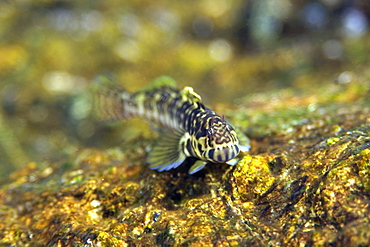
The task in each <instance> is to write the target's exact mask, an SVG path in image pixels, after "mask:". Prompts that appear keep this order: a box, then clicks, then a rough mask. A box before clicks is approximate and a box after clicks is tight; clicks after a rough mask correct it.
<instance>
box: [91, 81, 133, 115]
mask: <svg viewBox="0 0 370 247" xmlns="http://www.w3.org/2000/svg"><path fill="white" fill-rule="evenodd" d="M91 91H92V94H93V105H94V115H95V117H96V118H97V119H98V120H102V121H117V120H121V119H124V118H126V114H125V105H126V104H125V101H127V99H128V98H129V97H130V94H129V93H127V92H125V91H123V90H122V89H119V88H117V86H116V84H115V82H114V80H113V79H111V78H109V77H108V76H105V75H99V76H97V77H96V78H95V79H94V82H93V84H92V90H91Z"/></svg>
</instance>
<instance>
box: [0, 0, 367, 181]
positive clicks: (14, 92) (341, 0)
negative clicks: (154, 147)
mask: <svg viewBox="0 0 370 247" xmlns="http://www.w3.org/2000/svg"><path fill="white" fill-rule="evenodd" d="M369 22H370V1H368V0H362V1H361V0H316V1H310V0H301V1H292V0H274V1H268V0H249V1H248V0H244V1H242V0H199V1H145V0H144V1H130V0H126V1H114V0H104V1H91V0H84V1H68V0H63V1H53V0H2V1H0V100H1V101H0V102H1V107H0V178H5V177H6V176H7V175H8V174H9V173H10V172H11V171H14V170H15V169H18V168H20V167H22V166H25V165H27V164H28V163H29V162H30V161H37V162H40V161H43V160H55V159H60V158H62V159H63V158H65V157H68V156H69V155H70V154H72V153H75V152H77V151H78V150H81V149H83V148H85V147H98V148H107V147H111V146H115V145H119V144H120V142H122V140H125V139H127V138H133V136H135V135H137V133H140V134H141V135H144V136H145V135H146V134H148V135H149V133H150V130H148V128H145V126H146V125H145V124H141V123H139V124H138V125H136V124H135V129H134V127H133V125H132V124H130V125H127V124H121V125H119V126H114V127H111V126H110V125H108V126H107V125H104V124H100V123H96V122H95V121H94V120H93V119H91V117H89V114H90V110H91V106H90V101H89V97H88V90H89V85H90V84H91V81H92V79H93V78H94V77H95V76H96V75H97V74H100V73H111V74H113V75H114V76H115V77H116V78H117V80H118V82H119V83H120V85H122V86H123V87H125V88H126V89H127V90H130V91H136V90H140V89H141V88H142V87H144V86H145V85H147V84H148V83H150V82H151V81H152V80H153V79H154V78H155V77H157V76H161V75H169V76H171V77H173V78H174V79H175V80H176V81H177V82H178V84H179V86H180V87H181V88H182V87H184V86H192V87H194V88H195V91H196V92H197V93H199V94H200V95H201V96H202V98H203V101H204V102H205V103H206V105H208V106H210V107H211V108H215V107H216V108H217V106H220V105H225V106H226V107H229V108H230V109H233V108H235V105H237V102H238V99H239V101H240V100H241V99H242V97H243V96H248V95H254V94H259V93H261V92H267V91H271V90H279V89H283V88H295V89H297V90H314V89H315V85H318V84H320V83H348V82H350V81H351V80H353V78H354V77H355V76H356V73H357V72H358V71H367V70H366V69H364V68H369V65H370V57H369V54H370V35H369V24H370V23H369ZM367 73H369V72H367ZM221 108H222V107H221ZM143 126H144V127H143ZM143 128H145V129H146V130H145V131H143V130H142V129H143Z"/></svg>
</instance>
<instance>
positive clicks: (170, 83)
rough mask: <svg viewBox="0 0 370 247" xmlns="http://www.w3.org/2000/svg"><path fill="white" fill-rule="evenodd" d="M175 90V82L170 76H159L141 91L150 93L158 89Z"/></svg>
mask: <svg viewBox="0 0 370 247" xmlns="http://www.w3.org/2000/svg"><path fill="white" fill-rule="evenodd" d="M165 87H166V88H172V89H176V88H177V83H176V81H175V80H174V79H173V78H172V77H170V76H160V77H157V78H155V79H154V80H153V82H152V83H150V84H149V85H147V86H146V87H145V88H144V90H143V91H151V90H154V89H158V88H165Z"/></svg>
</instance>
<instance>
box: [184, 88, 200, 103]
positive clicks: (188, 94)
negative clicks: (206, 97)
mask: <svg viewBox="0 0 370 247" xmlns="http://www.w3.org/2000/svg"><path fill="white" fill-rule="evenodd" d="M180 94H181V97H182V99H183V101H186V100H189V101H190V102H192V103H195V102H202V98H201V97H200V96H199V94H197V93H196V92H194V89H193V88H192V87H184V89H183V90H181V91H180Z"/></svg>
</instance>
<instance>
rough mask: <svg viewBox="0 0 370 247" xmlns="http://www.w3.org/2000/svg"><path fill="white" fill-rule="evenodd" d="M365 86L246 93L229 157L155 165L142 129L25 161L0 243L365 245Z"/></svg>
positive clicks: (5, 207)
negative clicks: (234, 154) (55, 156)
mask: <svg viewBox="0 0 370 247" xmlns="http://www.w3.org/2000/svg"><path fill="white" fill-rule="evenodd" d="M368 90H369V85H367V84H366V83H365V82H363V83H362V82H361V83H360V82H353V83H351V84H348V85H334V84H333V85H326V86H322V88H320V89H318V90H317V91H316V92H314V91H312V92H310V91H307V92H306V93H300V94H296V92H293V91H280V92H275V93H272V95H266V94H261V95H254V96H248V97H246V98H245V99H244V100H243V101H242V102H241V104H240V105H239V107H238V108H236V109H235V111H233V112H232V113H231V114H229V115H230V116H229V117H230V119H232V120H234V122H235V124H236V125H237V126H238V127H240V128H241V129H242V130H244V131H245V132H246V133H247V134H248V135H249V136H250V138H251V144H252V150H251V151H250V153H248V154H246V156H245V157H244V158H243V159H242V160H241V161H240V162H239V163H238V164H237V165H235V166H228V165H226V164H225V165H222V164H209V165H207V166H206V168H205V169H203V170H202V171H200V172H198V173H196V174H194V175H188V174H187V170H188V164H183V165H182V166H180V167H179V168H178V169H176V170H171V171H169V172H162V173H159V172H156V171H152V170H150V169H149V168H148V165H147V164H145V157H146V153H145V148H146V147H147V146H148V145H149V143H150V140H149V139H148V138H144V137H141V138H136V139H134V140H132V141H130V142H126V143H123V144H122V145H121V146H120V147H117V148H115V149H108V150H97V149H85V150H81V151H79V152H78V153H76V155H75V156H73V157H70V158H69V160H65V161H63V162H60V163H40V164H36V163H30V164H29V166H28V167H27V168H25V169H22V170H19V171H18V172H16V173H14V174H13V175H12V177H11V179H10V180H8V181H7V182H4V183H3V185H2V187H1V190H0V205H1V208H0V239H1V240H0V243H1V245H2V246H15V245H17V246H46V245H47V246H66V245H72V246H82V245H93V246H153V245H159V246H211V245H215V246H247V245H253V246H278V245H282V246H286V245H288V246H298V245H301V246H304V245H306V246H340V245H346V246H355V245H356V246H367V245H369V244H370V219H369V215H370V206H369V195H370V178H369V174H370V165H369V164H370V149H369V147H370V125H369V124H370V117H369V110H370V104H369V100H368V98H367V94H368Z"/></svg>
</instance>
